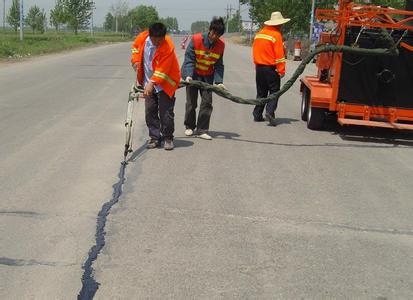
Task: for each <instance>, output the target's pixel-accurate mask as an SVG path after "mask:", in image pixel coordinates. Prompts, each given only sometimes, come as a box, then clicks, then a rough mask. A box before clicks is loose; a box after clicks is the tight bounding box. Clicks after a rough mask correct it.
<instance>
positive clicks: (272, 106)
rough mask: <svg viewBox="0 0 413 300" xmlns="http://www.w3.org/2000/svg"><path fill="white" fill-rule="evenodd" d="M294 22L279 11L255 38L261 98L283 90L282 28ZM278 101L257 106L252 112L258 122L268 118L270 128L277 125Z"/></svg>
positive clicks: (254, 51) (254, 57)
mask: <svg viewBox="0 0 413 300" xmlns="http://www.w3.org/2000/svg"><path fill="white" fill-rule="evenodd" d="M288 21H290V19H288V18H284V17H283V16H282V14H281V13H280V12H278V11H276V12H273V13H272V14H271V19H270V20H268V21H265V22H264V27H263V28H262V29H261V30H260V31H259V32H258V33H257V34H256V35H255V38H254V42H253V44H252V57H253V61H254V64H255V84H256V88H257V98H267V97H268V95H271V94H274V93H275V92H277V91H279V90H280V86H281V78H282V77H284V75H285V61H286V59H285V52H284V42H283V38H282V35H281V26H282V24H284V23H287V22H288ZM277 105H278V99H274V100H271V101H269V102H268V103H267V104H266V105H256V106H255V107H254V111H253V113H252V115H253V117H254V121H255V122H262V121H264V120H265V119H264V118H263V116H262V114H263V112H264V108H265V117H266V119H267V120H268V122H269V125H271V126H275V125H276V122H275V110H276V109H277Z"/></svg>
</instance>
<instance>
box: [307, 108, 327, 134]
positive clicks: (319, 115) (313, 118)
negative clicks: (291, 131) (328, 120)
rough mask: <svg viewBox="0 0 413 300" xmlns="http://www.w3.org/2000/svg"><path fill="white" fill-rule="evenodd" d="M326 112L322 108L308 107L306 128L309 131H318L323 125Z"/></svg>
mask: <svg viewBox="0 0 413 300" xmlns="http://www.w3.org/2000/svg"><path fill="white" fill-rule="evenodd" d="M325 116H326V110H325V109H324V108H319V107H312V106H311V103H309V105H308V111H307V128H308V129H311V130H320V129H321V128H322V127H323V125H324V120H325Z"/></svg>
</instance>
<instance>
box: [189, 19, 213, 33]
mask: <svg viewBox="0 0 413 300" xmlns="http://www.w3.org/2000/svg"><path fill="white" fill-rule="evenodd" d="M208 29H209V22H208V21H196V22H194V23H192V24H191V32H192V33H195V32H206V31H208Z"/></svg>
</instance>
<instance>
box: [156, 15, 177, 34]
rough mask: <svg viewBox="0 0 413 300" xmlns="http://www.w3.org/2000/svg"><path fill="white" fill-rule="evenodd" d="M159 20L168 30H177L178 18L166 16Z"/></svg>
mask: <svg viewBox="0 0 413 300" xmlns="http://www.w3.org/2000/svg"><path fill="white" fill-rule="evenodd" d="M160 21H161V22H162V23H164V24H165V26H166V28H167V29H168V31H169V32H176V31H178V30H179V28H178V20H177V19H176V18H172V17H166V18H165V19H163V18H161V20H160Z"/></svg>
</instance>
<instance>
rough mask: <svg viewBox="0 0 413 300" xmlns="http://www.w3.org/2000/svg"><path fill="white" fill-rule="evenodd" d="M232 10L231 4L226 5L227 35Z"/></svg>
mask: <svg viewBox="0 0 413 300" xmlns="http://www.w3.org/2000/svg"><path fill="white" fill-rule="evenodd" d="M233 10H234V8H232V6H231V4H229V5H227V33H228V27H229V17H230V16H231V14H232V11H233Z"/></svg>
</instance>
